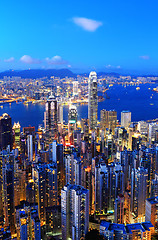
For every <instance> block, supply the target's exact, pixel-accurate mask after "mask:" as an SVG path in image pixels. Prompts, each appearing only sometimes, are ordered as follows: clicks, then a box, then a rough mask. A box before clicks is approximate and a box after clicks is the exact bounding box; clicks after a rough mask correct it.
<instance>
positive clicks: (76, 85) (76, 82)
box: [73, 81, 78, 96]
mask: <svg viewBox="0 0 158 240" xmlns="http://www.w3.org/2000/svg"><path fill="white" fill-rule="evenodd" d="M77 95H78V81H74V82H73V96H77Z"/></svg>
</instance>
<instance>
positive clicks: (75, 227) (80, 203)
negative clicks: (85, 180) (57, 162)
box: [61, 184, 89, 240]
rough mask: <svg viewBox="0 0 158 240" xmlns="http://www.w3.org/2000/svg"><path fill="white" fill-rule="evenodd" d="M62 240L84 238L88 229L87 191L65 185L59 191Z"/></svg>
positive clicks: (79, 187) (76, 186)
mask: <svg viewBox="0 0 158 240" xmlns="http://www.w3.org/2000/svg"><path fill="white" fill-rule="evenodd" d="M61 220H62V239H63V240H67V239H69V237H70V238H71V239H74V240H80V239H84V238H85V234H86V233H87V232H88V228H89V190H87V189H85V188H84V187H82V186H78V185H69V184H67V185H65V186H64V188H63V189H62V190H61Z"/></svg>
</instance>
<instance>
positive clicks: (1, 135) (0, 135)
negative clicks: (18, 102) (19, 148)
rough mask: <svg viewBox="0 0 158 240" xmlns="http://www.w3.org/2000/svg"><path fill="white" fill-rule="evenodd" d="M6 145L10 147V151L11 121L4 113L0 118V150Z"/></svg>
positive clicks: (11, 142) (11, 143) (11, 139)
mask: <svg viewBox="0 0 158 240" xmlns="http://www.w3.org/2000/svg"><path fill="white" fill-rule="evenodd" d="M8 145H10V149H12V147H13V134H12V119H11V117H10V116H9V115H8V114H7V113H4V114H3V115H2V116H1V117H0V149H1V150H2V149H5V148H6V147H7V146H8Z"/></svg>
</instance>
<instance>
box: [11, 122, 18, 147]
mask: <svg viewBox="0 0 158 240" xmlns="http://www.w3.org/2000/svg"><path fill="white" fill-rule="evenodd" d="M13 138H14V148H18V149H20V124H19V122H17V123H14V125H13Z"/></svg>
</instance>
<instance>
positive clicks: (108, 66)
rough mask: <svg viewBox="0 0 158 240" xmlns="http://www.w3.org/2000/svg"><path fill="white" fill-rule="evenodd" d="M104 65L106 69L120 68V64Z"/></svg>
mask: <svg viewBox="0 0 158 240" xmlns="http://www.w3.org/2000/svg"><path fill="white" fill-rule="evenodd" d="M105 67H106V68H107V69H120V68H121V66H120V65H118V66H112V65H110V64H108V65H106V66H105Z"/></svg>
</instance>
